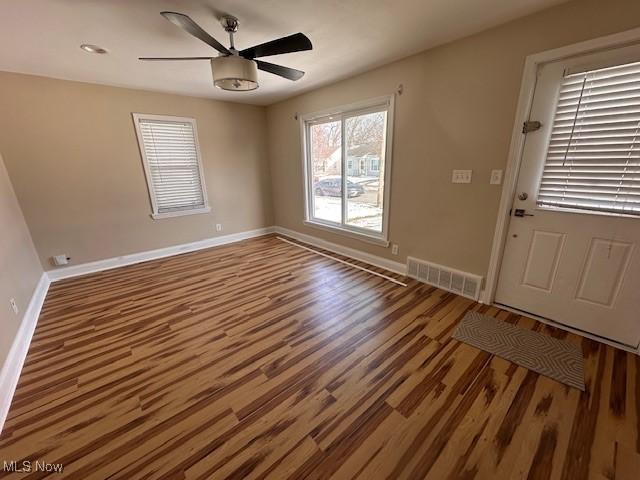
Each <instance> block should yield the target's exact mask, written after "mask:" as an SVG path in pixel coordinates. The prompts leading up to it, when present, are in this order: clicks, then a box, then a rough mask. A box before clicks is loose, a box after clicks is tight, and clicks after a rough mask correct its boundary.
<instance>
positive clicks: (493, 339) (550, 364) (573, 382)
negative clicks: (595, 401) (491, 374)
mask: <svg viewBox="0 0 640 480" xmlns="http://www.w3.org/2000/svg"><path fill="white" fill-rule="evenodd" d="M453 338H455V339H456V340H460V341H461V342H464V343H468V344H469V345H472V346H474V347H476V348H479V349H481V350H484V351H485V352H489V353H492V354H494V355H497V356H498V357H501V358H504V359H505V360H509V361H510V362H513V363H515V364H517V365H520V366H521V367H525V368H528V369H529V370H533V371H534V372H537V373H539V374H541V375H545V376H547V377H550V378H553V379H554V380H557V381H559V382H562V383H564V384H566V385H569V386H570V387H575V388H578V389H580V390H582V391H584V359H583V357H582V351H581V350H580V348H579V347H578V346H577V345H574V344H572V343H569V342H567V341H564V340H558V339H556V338H552V337H549V336H547V335H544V334H542V333H538V332H533V331H531V330H525V329H524V328H520V327H517V326H515V325H511V324H510V323H507V322H503V321H501V320H497V319H495V318H493V317H489V316H487V315H482V314H480V313H477V312H467V314H466V315H465V316H464V318H463V319H462V322H460V325H458V328H457V329H456V331H455V333H454V334H453Z"/></svg>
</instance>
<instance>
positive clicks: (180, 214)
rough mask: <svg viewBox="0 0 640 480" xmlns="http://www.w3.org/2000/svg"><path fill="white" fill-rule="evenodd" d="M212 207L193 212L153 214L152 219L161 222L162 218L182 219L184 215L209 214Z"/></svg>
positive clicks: (179, 211)
mask: <svg viewBox="0 0 640 480" xmlns="http://www.w3.org/2000/svg"><path fill="white" fill-rule="evenodd" d="M210 211H211V207H203V208H194V209H192V210H176V211H175V212H165V213H152V214H151V218H153V219H154V220H160V219H162V218H171V217H182V216H184V215H198V214H200V213H209V212H210Z"/></svg>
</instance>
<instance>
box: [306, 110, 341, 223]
mask: <svg viewBox="0 0 640 480" xmlns="http://www.w3.org/2000/svg"><path fill="white" fill-rule="evenodd" d="M309 136H310V141H311V145H310V148H309V149H310V152H309V153H310V156H311V170H312V172H311V173H312V175H313V177H312V189H313V190H312V193H313V216H314V217H315V218H318V219H321V220H328V221H330V222H335V223H341V222H342V147H341V145H342V132H341V128H340V121H339V120H338V121H334V122H326V123H320V124H316V125H311V127H310V128H309Z"/></svg>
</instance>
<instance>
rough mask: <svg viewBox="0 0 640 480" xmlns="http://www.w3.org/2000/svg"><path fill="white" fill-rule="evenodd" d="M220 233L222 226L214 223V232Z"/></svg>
mask: <svg viewBox="0 0 640 480" xmlns="http://www.w3.org/2000/svg"><path fill="white" fill-rule="evenodd" d="M221 231H222V224H221V223H216V232H221Z"/></svg>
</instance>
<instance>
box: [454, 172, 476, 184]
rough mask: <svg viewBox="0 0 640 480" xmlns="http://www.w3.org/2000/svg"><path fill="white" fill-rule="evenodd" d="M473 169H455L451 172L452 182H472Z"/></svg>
mask: <svg viewBox="0 0 640 480" xmlns="http://www.w3.org/2000/svg"><path fill="white" fill-rule="evenodd" d="M471 172H472V170H454V171H453V173H452V174H451V183H471Z"/></svg>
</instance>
